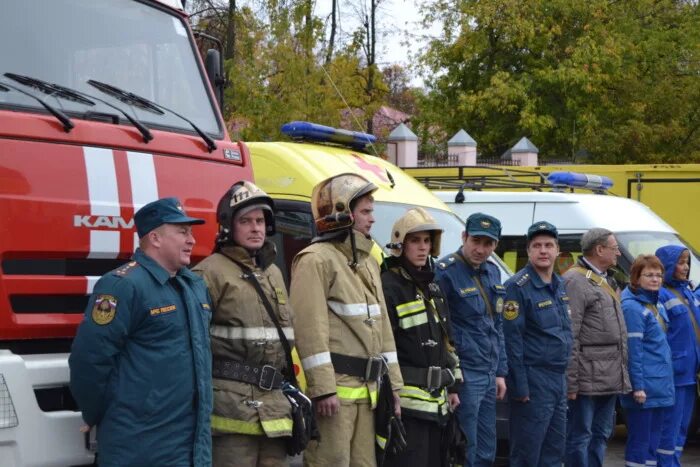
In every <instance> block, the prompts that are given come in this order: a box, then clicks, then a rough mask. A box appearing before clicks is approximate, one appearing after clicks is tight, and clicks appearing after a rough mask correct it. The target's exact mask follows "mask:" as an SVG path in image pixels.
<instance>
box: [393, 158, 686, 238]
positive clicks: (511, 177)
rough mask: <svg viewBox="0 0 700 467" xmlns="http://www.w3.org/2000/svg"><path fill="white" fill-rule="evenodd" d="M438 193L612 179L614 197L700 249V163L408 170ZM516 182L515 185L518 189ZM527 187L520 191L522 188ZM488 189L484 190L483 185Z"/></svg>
mask: <svg viewBox="0 0 700 467" xmlns="http://www.w3.org/2000/svg"><path fill="white" fill-rule="evenodd" d="M405 170H406V172H407V173H409V174H410V175H413V176H414V177H416V178H417V179H419V180H423V181H429V183H430V186H431V187H433V188H436V189H448V188H455V187H456V186H459V185H460V184H463V183H467V184H468V185H470V186H469V188H477V189H480V190H490V189H497V190H500V191H516V190H527V191H531V190H532V189H537V190H541V189H542V187H541V186H540V187H538V188H534V187H532V186H530V185H531V184H532V183H534V184H535V185H539V184H540V183H541V182H542V181H544V180H545V179H546V177H547V176H548V175H549V174H551V173H553V172H569V171H572V172H580V173H587V174H596V175H600V176H604V177H608V178H609V179H610V180H611V181H612V182H613V185H612V187H610V188H608V189H607V192H608V194H611V195H616V196H622V197H625V198H630V199H633V200H636V201H640V202H642V203H644V204H646V205H647V206H649V207H650V208H651V209H652V210H653V211H654V212H655V213H656V214H658V215H659V216H661V217H662V218H663V219H664V220H665V221H666V222H668V223H669V224H670V225H671V226H672V227H673V228H674V229H675V230H676V231H678V233H679V234H680V235H681V237H682V238H683V239H685V240H686V241H688V242H689V243H690V244H691V245H692V246H693V247H694V248H695V249H696V250H700V216H698V215H695V214H693V213H694V210H693V205H694V204H695V202H696V200H698V199H700V164H648V165H572V166H554V165H552V166H550V165H548V166H540V167H504V166H503V167H501V166H488V167H487V166H476V167H435V168H411V169H405ZM512 182H515V184H513V183H512ZM519 183H520V184H523V186H522V187H518V186H517V184H519ZM480 184H482V185H483V186H482V187H480V186H479V185H480Z"/></svg>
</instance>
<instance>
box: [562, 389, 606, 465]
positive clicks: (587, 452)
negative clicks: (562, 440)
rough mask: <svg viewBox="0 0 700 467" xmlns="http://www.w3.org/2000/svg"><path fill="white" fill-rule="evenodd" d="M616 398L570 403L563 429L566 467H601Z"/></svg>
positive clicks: (601, 397) (588, 399) (585, 397)
mask: <svg viewBox="0 0 700 467" xmlns="http://www.w3.org/2000/svg"><path fill="white" fill-rule="evenodd" d="M616 400H617V395H615V394H613V395H608V396H583V395H579V396H578V397H577V398H576V400H570V401H569V403H568V405H569V416H568V420H567V425H566V467H602V465H603V459H605V448H606V447H607V444H608V438H610V435H611V434H612V430H613V420H614V415H613V414H614V412H615V401H616Z"/></svg>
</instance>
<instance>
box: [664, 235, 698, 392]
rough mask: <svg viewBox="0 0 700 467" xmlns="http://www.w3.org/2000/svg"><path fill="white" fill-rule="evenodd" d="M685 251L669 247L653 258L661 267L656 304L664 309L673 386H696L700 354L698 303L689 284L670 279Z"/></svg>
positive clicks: (684, 249)
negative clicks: (699, 345) (660, 282)
mask: <svg viewBox="0 0 700 467" xmlns="http://www.w3.org/2000/svg"><path fill="white" fill-rule="evenodd" d="M686 250H687V248H685V247H682V246H678V245H668V246H664V247H661V248H659V249H658V250H656V256H657V257H658V258H659V259H660V260H661V263H662V264H663V265H664V269H665V272H664V286H663V288H662V289H661V290H660V291H659V301H660V302H661V303H662V304H663V305H664V308H665V309H666V315H667V316H668V321H669V323H668V331H667V332H666V339H667V340H668V345H669V346H670V347H671V359H672V360H673V378H674V381H675V384H676V386H691V385H693V384H695V381H696V374H697V372H698V365H700V352H699V349H698V339H697V331H696V329H695V327H696V325H697V323H700V307H699V306H698V305H699V304H700V301H698V299H697V297H695V295H694V294H693V292H692V290H691V289H690V283H689V282H688V281H687V280H685V281H681V280H678V279H674V278H673V272H674V270H675V268H676V264H677V263H678V259H679V258H680V256H681V254H682V253H683V252H684V251H686Z"/></svg>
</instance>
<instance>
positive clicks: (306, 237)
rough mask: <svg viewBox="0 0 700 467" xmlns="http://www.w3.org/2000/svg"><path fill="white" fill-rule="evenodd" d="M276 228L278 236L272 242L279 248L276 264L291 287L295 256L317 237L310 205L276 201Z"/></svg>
mask: <svg viewBox="0 0 700 467" xmlns="http://www.w3.org/2000/svg"><path fill="white" fill-rule="evenodd" d="M275 207H276V211H277V212H276V213H275V227H276V229H277V234H276V235H273V236H272V237H271V238H270V240H271V241H272V242H273V243H274V244H275V246H276V247H277V258H276V260H275V264H277V266H278V267H279V268H280V270H281V271H282V276H284V282H285V284H286V285H287V287H289V280H290V271H291V269H292V261H293V260H294V256H296V254H297V253H299V252H300V251H301V250H303V249H304V248H306V247H307V246H308V244H309V242H311V239H312V238H313V237H314V235H315V229H314V220H313V217H312V216H311V208H310V206H309V203H301V202H294V201H275Z"/></svg>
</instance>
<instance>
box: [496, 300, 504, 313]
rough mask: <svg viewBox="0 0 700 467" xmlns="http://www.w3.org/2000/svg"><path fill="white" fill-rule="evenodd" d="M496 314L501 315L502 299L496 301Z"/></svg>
mask: <svg viewBox="0 0 700 467" xmlns="http://www.w3.org/2000/svg"><path fill="white" fill-rule="evenodd" d="M496 313H503V297H498V298H497V299H496Z"/></svg>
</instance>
